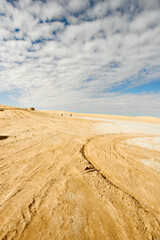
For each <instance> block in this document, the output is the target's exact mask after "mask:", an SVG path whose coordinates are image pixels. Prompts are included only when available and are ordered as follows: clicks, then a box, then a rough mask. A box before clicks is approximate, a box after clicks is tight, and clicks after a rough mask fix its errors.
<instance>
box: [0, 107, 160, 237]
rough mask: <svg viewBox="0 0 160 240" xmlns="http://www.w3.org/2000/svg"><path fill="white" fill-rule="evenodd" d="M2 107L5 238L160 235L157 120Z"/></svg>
mask: <svg viewBox="0 0 160 240" xmlns="http://www.w3.org/2000/svg"><path fill="white" fill-rule="evenodd" d="M0 108H1V109H2V108H3V109H2V110H1V111H0V239H1V240H16V239H20V240H70V239H71V240H160V148H159V147H160V119H158V118H149V117H141V118H132V117H122V116H111V115H97V114H96V115H94V114H75V113H69V112H62V111H59V112H56V111H32V110H23V109H17V108H12V107H8V108H7V107H5V106H2V105H1V106H0ZM62 115H63V116H62ZM71 115H72V116H71ZM93 117H95V119H93Z"/></svg>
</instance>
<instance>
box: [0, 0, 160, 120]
mask: <svg viewBox="0 0 160 240" xmlns="http://www.w3.org/2000/svg"><path fill="white" fill-rule="evenodd" d="M0 104H4V105H13V106H18V107H35V108H36V109H48V110H65V111H73V112H84V113H104V114H120V115H131V116H146V115H147V116H148V115H150V116H156V117H160V0H152V1H151V0H83V1H82V0H19V1H16V0H8V1H7V0H0Z"/></svg>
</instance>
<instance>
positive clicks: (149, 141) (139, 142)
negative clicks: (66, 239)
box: [126, 137, 160, 151]
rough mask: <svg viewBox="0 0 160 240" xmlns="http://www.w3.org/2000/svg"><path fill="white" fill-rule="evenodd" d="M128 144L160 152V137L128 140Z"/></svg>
mask: <svg viewBox="0 0 160 240" xmlns="http://www.w3.org/2000/svg"><path fill="white" fill-rule="evenodd" d="M126 142H127V143H128V144H131V145H134V146H139V147H142V148H147V149H149V150H154V151H160V137H142V138H132V139H128V140H127V141H126Z"/></svg>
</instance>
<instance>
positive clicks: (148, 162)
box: [141, 158, 160, 172]
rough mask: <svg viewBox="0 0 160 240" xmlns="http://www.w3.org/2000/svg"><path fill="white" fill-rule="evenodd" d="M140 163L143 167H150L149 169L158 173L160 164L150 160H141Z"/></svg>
mask: <svg viewBox="0 0 160 240" xmlns="http://www.w3.org/2000/svg"><path fill="white" fill-rule="evenodd" d="M141 162H142V163H143V164H144V165H146V166H147V167H150V168H152V169H154V170H156V171H157V172H160V162H158V161H156V160H154V159H152V158H151V159H150V160H146V159H142V160H141Z"/></svg>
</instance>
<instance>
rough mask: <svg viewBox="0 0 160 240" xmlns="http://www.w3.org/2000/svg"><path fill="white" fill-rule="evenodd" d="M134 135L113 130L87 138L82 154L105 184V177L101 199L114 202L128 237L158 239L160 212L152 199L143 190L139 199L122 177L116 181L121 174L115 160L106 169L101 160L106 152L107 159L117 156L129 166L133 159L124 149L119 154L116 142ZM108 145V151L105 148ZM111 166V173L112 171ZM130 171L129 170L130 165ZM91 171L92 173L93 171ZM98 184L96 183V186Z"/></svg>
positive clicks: (116, 157) (118, 143)
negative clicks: (150, 201) (106, 133)
mask: <svg viewBox="0 0 160 240" xmlns="http://www.w3.org/2000/svg"><path fill="white" fill-rule="evenodd" d="M131 137H132V136H131V135H128V136H127V135H123V136H122V135H120V134H116V135H115V134H114V135H113V136H111V135H110V136H104V135H103V136H98V137H95V138H91V139H88V140H87V141H86V143H85V144H84V145H83V146H82V148H81V154H82V156H83V158H84V159H86V161H87V162H88V163H89V168H92V169H94V171H93V172H95V171H96V176H100V177H101V178H102V179H103V180H99V181H100V182H101V183H102V186H103V181H105V186H103V187H102V189H101V187H100V184H98V186H99V192H100V196H101V199H102V200H103V201H104V202H106V204H108V203H109V204H111V205H112V206H113V208H114V209H116V210H115V212H116V213H114V214H117V216H119V218H121V223H120V224H121V225H122V226H123V227H122V228H123V229H125V231H126V234H127V235H128V239H157V240H158V239H160V218H159V217H160V216H159V213H158V214H157V212H156V211H155V212H154V211H153V209H151V208H150V205H149V203H147V201H146V199H143V195H142V194H141V199H139V198H138V197H137V196H139V195H138V194H137V195H134V194H132V191H130V188H128V187H125V186H124V184H123V181H122V184H121V182H120V181H117V179H116V178H118V177H119V176H118V175H119V174H117V176H118V177H117V176H116V171H118V168H117V169H116V171H115V172H114V171H113V170H114V168H113V169H112V167H111V165H112V163H110V164H109V165H108V170H107V171H106V169H105V166H104V168H103V163H104V161H100V159H101V158H103V157H104V154H105V155H106V156H105V160H106V162H107V159H109V160H108V161H110V162H114V161H116V159H118V162H117V164H120V163H119V161H123V164H124V168H126V166H127V164H128V161H129V163H130V159H126V162H124V159H125V156H124V155H123V151H122V152H121V154H119V151H117V146H118V149H119V146H120V143H121V142H122V141H124V139H127V138H131ZM133 137H134V136H133ZM102 138H103V141H102ZM102 142H103V144H102V145H103V148H102V149H101V144H100V143H102ZM104 142H105V144H104ZM104 146H105V147H104ZM106 149H107V152H106V151H105V150H106ZM119 159H120V160H119ZM110 167H111V173H109V171H110V169H109V168H110ZM134 167H135V166H134ZM137 168H138V167H137ZM135 169H136V167H135ZM121 171H122V170H121ZM127 171H129V169H127ZM113 172H114V174H113ZM139 173H140V169H139ZM90 174H93V173H92V171H91V172H90ZM122 174H123V173H122ZM147 174H148V173H147ZM88 175H89V174H88ZM92 184H93V183H92ZM126 184H127V179H126ZM95 188H97V187H96V186H95ZM100 189H101V190H100ZM103 189H105V190H103ZM153 197H154V196H153ZM144 198H145V197H144Z"/></svg>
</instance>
